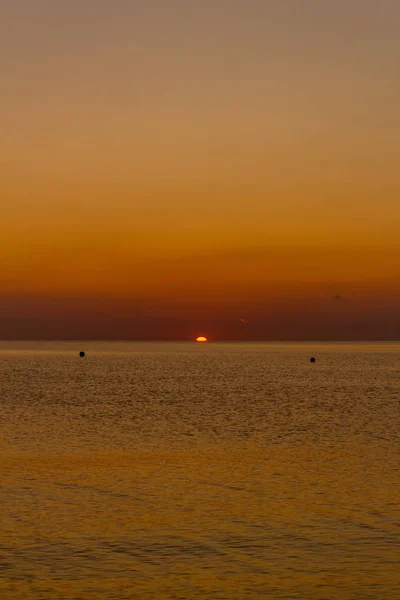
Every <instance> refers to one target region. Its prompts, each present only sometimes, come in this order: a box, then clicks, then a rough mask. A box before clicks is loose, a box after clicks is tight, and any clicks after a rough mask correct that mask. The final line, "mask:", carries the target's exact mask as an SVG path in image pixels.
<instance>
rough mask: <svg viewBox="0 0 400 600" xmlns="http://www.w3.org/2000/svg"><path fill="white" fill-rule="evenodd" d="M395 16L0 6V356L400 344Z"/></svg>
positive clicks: (331, 7)
mask: <svg viewBox="0 0 400 600" xmlns="http://www.w3.org/2000/svg"><path fill="white" fill-rule="evenodd" d="M399 29H400V3H399V2H398V0H335V2H332V1H331V0H192V1H191V2H187V1H184V0H140V1H139V0H113V2H110V1H109V0H107V1H106V0H79V2H78V1H75V0H68V1H66V0H59V1H58V2H54V0H35V2H32V1H31V0H18V1H15V0H2V2H1V4H0V72H1V78H0V81H1V83H0V86H1V89H0V93H1V104H0V126H1V136H0V339H1V338H2V339H88V338H91V339H92V338H93V339H166V340H169V339H171V340H174V339H177V340H178V339H193V338H194V337H196V336H197V335H207V336H208V337H210V339H215V340H225V339H226V340H233V339H245V340H247V339H249V340H250V339H255V340H262V339H266V340H274V339H276V340H301V339H305V340H312V339H315V340H325V339H326V340H329V339H332V340H336V339H337V340H356V339H360V340H363V339H365V340H369V339H371V340H375V339H382V340H386V339H387V340H390V339H400V235H399V232H400V168H399V159H400V112H399V108H398V107H399V106H400V75H399V59H400V44H399V40H398V31H399Z"/></svg>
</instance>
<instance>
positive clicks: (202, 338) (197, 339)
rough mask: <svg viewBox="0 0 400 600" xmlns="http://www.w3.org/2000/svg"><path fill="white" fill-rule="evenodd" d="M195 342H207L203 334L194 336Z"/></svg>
mask: <svg viewBox="0 0 400 600" xmlns="http://www.w3.org/2000/svg"><path fill="white" fill-rule="evenodd" d="M196 342H208V339H207V338H206V337H204V335H199V337H197V338H196Z"/></svg>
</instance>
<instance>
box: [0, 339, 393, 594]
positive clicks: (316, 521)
mask: <svg viewBox="0 0 400 600" xmlns="http://www.w3.org/2000/svg"><path fill="white" fill-rule="evenodd" d="M80 351H84V352H85V353H86V356H85V357H84V358H80V356H79V352H80ZM311 357H315V359H316V361H315V363H311V362H310V358H311ZM399 467H400V343H368V344H365V343H363V344H360V343H340V344H339V343H337V344H331V343H324V344H322V343H318V344H317V343H302V344H297V343H296V344H295V343H292V344H288V343H287V344H286V343H285V344H284V343H216V342H214V343H211V342H210V343H204V344H196V343H194V342H192V343H190V342H188V343H186V342H179V343H153V342H143V343H133V342H123V343H122V342H112V343H110V342H0V598H1V599H2V600H16V599H18V600H22V599H23V600H31V599H32V600H39V599H40V600H89V599H91V600H131V599H142V598H143V599H147V598H148V599H152V600H153V599H154V600H170V599H171V600H172V599H174V600H191V599H193V600H195V599H202V600H206V599H207V600H230V599H232V600H233V599H234V600H247V599H252V600H261V599H262V600H266V599H272V600H275V599H276V600H283V599H285V600H289V599H293V600H294V599H296V600H297V599H302V600H313V599H316V600H317V599H318V600H399V599H400V568H399V563H400V468H399Z"/></svg>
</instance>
